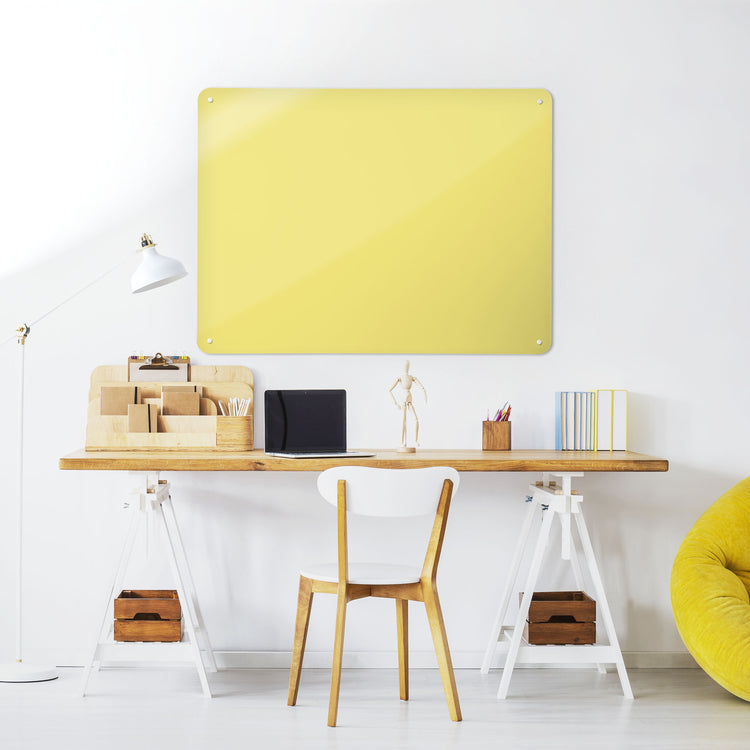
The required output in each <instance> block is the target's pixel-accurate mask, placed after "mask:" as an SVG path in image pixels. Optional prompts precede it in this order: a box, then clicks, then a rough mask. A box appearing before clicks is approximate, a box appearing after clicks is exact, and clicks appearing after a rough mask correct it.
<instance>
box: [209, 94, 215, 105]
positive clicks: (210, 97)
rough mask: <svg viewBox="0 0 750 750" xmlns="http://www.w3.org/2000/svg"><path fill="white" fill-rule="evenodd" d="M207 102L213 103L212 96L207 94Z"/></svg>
mask: <svg viewBox="0 0 750 750" xmlns="http://www.w3.org/2000/svg"><path fill="white" fill-rule="evenodd" d="M208 103H209V104H213V103H214V98H213V96H209V97H208Z"/></svg>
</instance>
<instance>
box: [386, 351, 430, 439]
mask: <svg viewBox="0 0 750 750" xmlns="http://www.w3.org/2000/svg"><path fill="white" fill-rule="evenodd" d="M413 383H416V385H418V386H419V387H420V388H421V389H422V393H424V402H425V404H426V403H427V391H426V390H425V387H424V386H423V385H422V383H420V382H419V380H418V379H417V378H416V377H414V375H410V374H409V360H408V359H407V360H406V361H405V362H404V371H403V373H402V374H401V375H400V376H399V377H398V378H396V382H395V383H394V384H393V385H392V386H391V388H390V390H389V391H388V392H389V393H390V394H391V398H392V399H393V403H394V404H396V408H397V409H401V447H399V448H398V451H399V452H400V453H414V452H415V451H416V448H414V447H408V446H407V445H406V412H407V411H410V412H411V413H412V415H413V417H414V423H415V429H414V443H415V444H416V445H419V417H418V416H417V412H416V411H415V409H414V403H413V402H412V397H411V386H412V384H413ZM397 385H400V386H401V390H402V391H403V401H402V402H400V403H399V401H398V400H397V399H396V397H395V396H394V395H393V389H394V388H395V387H396V386H397Z"/></svg>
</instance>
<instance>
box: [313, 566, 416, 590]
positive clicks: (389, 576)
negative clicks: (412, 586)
mask: <svg viewBox="0 0 750 750" xmlns="http://www.w3.org/2000/svg"><path fill="white" fill-rule="evenodd" d="M421 573H422V571H421V569H420V568H418V567H416V566H412V565H389V564H386V563H351V564H350V565H349V583H357V584H363V585H366V586H372V585H376V584H397V583H416V582H417V581H419V576H420V575H421ZM300 575H303V576H304V577H305V578H312V579H314V580H316V581H328V582H330V583H336V581H338V580H339V569H338V565H337V564H336V563H319V564H314V565H309V566H307V567H305V568H303V569H302V570H301V571H300Z"/></svg>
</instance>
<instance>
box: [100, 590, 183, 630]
mask: <svg viewBox="0 0 750 750" xmlns="http://www.w3.org/2000/svg"><path fill="white" fill-rule="evenodd" d="M181 637H182V610H181V608H180V600H179V598H178V597H177V592H176V591H172V590H161V589H156V590H154V589H149V590H139V591H129V590H126V591H121V592H120V595H119V596H118V597H117V598H116V599H115V640H116V641H151V642H156V641H158V642H174V641H179V640H180V639H181Z"/></svg>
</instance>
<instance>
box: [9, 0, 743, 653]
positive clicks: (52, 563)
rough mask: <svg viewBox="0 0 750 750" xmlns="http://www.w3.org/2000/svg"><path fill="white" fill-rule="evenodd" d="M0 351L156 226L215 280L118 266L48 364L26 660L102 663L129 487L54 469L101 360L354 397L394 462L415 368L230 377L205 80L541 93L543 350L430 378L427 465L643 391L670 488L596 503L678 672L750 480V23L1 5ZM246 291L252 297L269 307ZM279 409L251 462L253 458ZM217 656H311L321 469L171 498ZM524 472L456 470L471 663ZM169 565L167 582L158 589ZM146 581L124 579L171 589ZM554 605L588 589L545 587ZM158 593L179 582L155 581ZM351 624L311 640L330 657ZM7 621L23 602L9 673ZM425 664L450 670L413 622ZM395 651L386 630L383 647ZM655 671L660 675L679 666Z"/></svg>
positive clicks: (360, 10)
mask: <svg viewBox="0 0 750 750" xmlns="http://www.w3.org/2000/svg"><path fill="white" fill-rule="evenodd" d="M3 23H4V30H5V34H4V40H3V44H2V45H0V56H1V57H0V70H2V71H3V73H2V75H3V76H4V81H3V86H2V91H3V104H2V112H3V114H2V119H1V123H0V128H1V129H2V130H1V131H0V143H2V148H3V169H2V172H1V173H0V174H1V176H0V180H1V181H2V182H1V183H0V184H1V185H2V195H1V196H0V197H1V199H2V207H3V216H4V220H3V243H2V247H3V249H2V251H0V252H1V253H2V266H0V268H2V270H3V275H2V278H0V326H1V327H0V332H5V333H2V335H0V339H4V338H5V337H6V335H7V336H8V337H9V336H11V334H12V332H13V330H14V329H15V327H16V326H17V325H18V323H20V322H22V321H28V320H35V319H36V318H38V317H39V316H40V315H42V314H43V313H44V312H45V311H46V310H48V309H49V308H51V307H53V306H54V305H55V304H57V303H58V302H59V301H61V300H63V299H65V298H66V297H67V296H68V295H69V294H70V293H72V292H73V291H74V290H75V289H76V288H77V287H78V286H80V285H82V284H83V283H85V282H86V281H88V280H90V279H93V278H94V277H95V276H96V275H97V274H98V273H101V272H103V271H104V270H106V269H107V268H108V267H109V266H111V265H113V264H114V263H115V262H117V261H118V260H120V259H121V258H123V257H126V256H127V255H128V254H129V253H131V251H133V250H134V249H135V247H136V246H137V241H138V237H139V235H140V233H141V232H143V231H148V232H150V233H152V234H153V236H154V238H155V239H156V240H157V241H158V242H159V243H160V245H161V247H162V249H163V250H164V251H165V252H166V253H168V254H173V255H175V256H178V257H180V259H181V260H183V262H184V263H185V265H186V266H187V267H188V269H189V270H190V271H191V272H192V273H191V276H189V277H188V278H187V279H185V280H184V281H181V282H180V283H178V284H175V285H173V286H170V287H166V288H164V289H161V290H157V291H155V292H152V293H150V294H148V295H139V296H137V297H133V296H130V295H129V293H128V289H127V283H128V278H129V275H130V272H131V271H132V269H133V268H134V266H135V264H136V262H137V261H136V258H135V256H134V255H133V257H132V258H129V259H128V261H127V263H126V266H125V267H124V268H121V269H120V270H119V272H115V273H113V274H111V275H109V276H107V277H106V278H105V279H103V280H102V282H101V283H100V284H98V285H97V286H96V287H94V288H92V289H90V290H88V291H87V292H85V293H84V294H83V295H81V296H80V297H78V298H76V299H75V300H74V301H72V302H71V303H70V304H68V305H67V306H65V307H63V308H61V309H60V310H58V311H57V312H56V313H55V314H54V315H53V316H50V317H49V318H47V319H45V320H44V321H43V322H41V323H40V324H39V325H38V327H35V329H34V330H33V332H32V335H31V338H30V340H29V344H28V346H27V410H26V425H27V429H26V449H27V453H26V455H27V463H26V500H27V503H26V518H25V520H26V532H27V544H26V548H25V552H26V561H27V565H26V569H25V582H26V592H27V607H26V613H27V617H26V623H25V634H26V647H27V651H26V653H27V657H32V658H33V657H34V655H41V656H45V655H51V656H50V658H52V659H53V660H55V661H57V662H58V663H71V662H76V661H79V660H80V658H81V657H82V655H83V654H85V653H86V651H87V648H88V646H89V645H90V643H91V640H92V638H93V636H94V633H95V630H96V627H97V624H98V620H99V613H100V610H101V607H102V604H103V597H104V595H105V594H106V585H107V581H108V579H109V576H110V573H111V571H112V567H113V565H114V563H115V559H114V557H115V551H116V549H117V548H118V546H119V544H120V541H121V538H122V534H123V531H124V524H125V521H126V514H125V513H124V512H123V511H122V509H121V505H122V500H123V499H124V496H125V494H126V492H127V490H128V489H129V488H130V487H131V485H133V484H134V478H133V477H131V476H129V475H127V474H126V473H117V474H114V473H113V474H110V473H98V472H60V471H58V469H57V460H58V458H59V457H60V456H61V455H63V454H65V453H68V452H70V451H72V450H74V449H76V448H78V447H81V446H82V444H83V438H84V426H85V410H86V394H87V389H88V378H89V374H90V372H91V370H92V369H93V368H94V367H95V366H96V365H98V364H104V363H107V364H112V363H115V364H116V363H119V362H124V360H125V358H126V357H127V356H128V355H129V354H130V353H131V351H133V350H136V351H140V352H153V351H156V350H157V349H158V350H161V351H167V350H169V351H178V352H181V351H187V352H188V353H189V354H190V355H191V356H192V357H193V361H194V362H196V363H222V362H231V363H237V364H243V365H247V366H248V367H250V368H251V369H252V370H253V372H254V373H255V377H256V386H257V391H258V393H261V392H262V391H263V389H265V388H267V387H301V386H307V387H323V386H343V387H346V388H348V389H349V393H350V411H351V421H350V430H349V438H350V443H351V444H353V445H380V446H387V445H393V444H394V443H395V441H396V440H397V435H398V431H399V425H398V421H399V420H398V413H397V412H396V411H395V409H393V407H392V406H390V405H389V399H388V395H387V388H388V387H389V385H390V384H391V382H392V381H393V379H394V377H395V376H396V374H397V373H398V372H399V370H400V368H401V362H402V357H399V356H386V355H377V356H375V355H373V356H337V355H327V356H293V355H287V356H277V355H274V356H270V355H266V356H259V355H253V354H247V355H242V356H209V355H206V354H203V353H202V352H201V351H200V350H199V349H198V347H197V345H196V342H195V335H196V302H195V286H196V275H195V270H196V97H197V94H198V92H200V91H201V90H202V89H203V88H205V87H207V86H247V87H250V86H310V87H345V86H348V87H500V88H506V87H507V88H511V87H545V88H547V89H549V90H550V91H551V92H552V94H553V96H554V100H555V115H554V250H553V252H554V312H553V337H554V342H553V346H552V349H551V351H550V352H549V353H548V354H546V355H543V356H445V355H440V356H414V357H412V358H411V359H412V370H413V372H414V373H415V374H417V375H418V377H419V378H420V379H421V380H422V381H423V382H424V383H425V384H426V386H427V389H428V391H429V396H430V402H429V405H428V407H427V408H423V409H422V415H423V418H422V435H423V445H424V446H425V447H467V448H468V447H479V445H480V433H481V429H480V425H479V422H480V420H481V418H482V416H483V414H484V413H485V411H486V409H487V408H488V407H493V406H495V405H497V404H498V403H499V402H500V401H504V400H506V399H510V400H511V401H512V403H513V416H514V424H513V429H514V445H515V446H516V447H528V448H550V447H552V446H553V442H554V438H553V392H554V391H555V390H560V389H582V388H590V387H624V388H628V389H629V390H630V393H631V412H630V428H631V431H630V435H631V447H632V448H633V449H635V450H639V451H642V452H645V453H651V454H655V455H659V456H663V457H666V458H668V459H669V460H670V471H669V473H668V474H653V475H647V474H645V475H632V476H620V475H609V476H608V475H604V476H594V475H590V476H587V477H586V478H585V480H584V481H583V484H582V489H583V491H584V493H585V497H586V506H587V517H588V519H589V524H590V527H591V528H592V531H593V536H594V542H595V546H596V549H597V551H598V554H599V556H600V562H601V566H602V569H603V572H604V578H605V583H606V585H607V586H608V588H609V592H610V601H611V604H612V609H613V614H614V618H615V622H616V625H617V628H618V631H619V633H620V636H621V642H622V645H623V647H624V649H625V650H626V651H630V652H652V653H655V654H656V656H657V657H658V656H659V654H670V653H671V652H680V651H682V650H683V647H682V644H681V642H680V640H679V637H678V635H677V632H676V629H675V627H674V624H673V620H672V615H671V609H670V604H669V574H670V567H671V563H672V560H673V557H674V554H675V552H676V549H677V546H678V545H679V543H680V541H681V539H682V537H683V536H684V534H685V533H686V531H687V530H688V529H689V527H690V526H691V525H692V523H693V522H694V520H695V519H696V518H697V516H698V515H699V514H700V513H701V512H702V511H703V510H704V509H705V508H706V507H707V506H708V505H709V504H710V503H711V502H712V501H713V500H714V499H715V498H716V497H717V496H718V495H719V494H721V493H722V492H723V491H724V490H725V489H727V488H728V487H729V486H731V485H732V484H733V483H734V482H736V481H737V480H739V479H740V478H742V477H744V476H745V475H746V474H747V437H746V435H747V428H746V423H747V413H748V407H749V406H750V403H749V401H750V399H749V397H748V388H747V370H748V366H749V365H750V355H749V354H748V350H747V335H746V333H747V332H746V326H747V321H748V313H749V312H750V309H749V308H750V302H749V301H748V300H749V298H750V297H749V295H748V294H747V283H746V278H747V274H748V272H749V271H750V260H749V259H748V252H747V238H746V235H747V222H746V200H747V194H748V178H747V174H748V171H749V170H748V167H749V166H750V140H748V139H747V137H746V129H747V122H748V120H749V116H750V103H749V102H750V100H748V97H747V91H748V83H749V80H748V77H749V75H750V74H749V73H748V71H750V52H748V48H747V45H746V39H747V33H748V30H749V29H750V5H748V4H747V3H743V2H740V1H739V0H737V1H736V2H731V1H729V0H714V1H713V2H710V3H709V2H698V1H696V0H694V1H693V2H678V1H677V0H674V1H668V0H637V1H634V0H627V2H626V1H625V0H620V2H614V3H606V4H605V3H599V2H595V1H593V0H592V1H591V2H584V1H583V0H573V1H572V2H567V3H560V2H555V1H554V0H527V1H526V2H521V1H520V0H516V1H514V2H510V1H508V2H502V1H500V0H496V1H495V2H490V1H489V0H488V1H486V2H480V1H478V0H462V1H461V2H458V0H453V1H448V0H438V1H437V2H435V1H432V2H428V1H427V0H412V1H408V0H406V1H396V0H327V1H322V0H309V1H307V2H305V1H304V0H277V1H276V2H270V1H269V2H231V1H229V0H212V2H199V1H198V0H169V1H167V0H148V1H146V0H137V1H133V2H128V3H119V4H116V5H115V4H103V3H100V2H97V1H96V0H70V2H66V3H56V2H53V1H52V0H47V1H45V2H35V3H25V4H21V3H17V4H15V7H13V8H12V9H11V10H9V11H8V10H6V11H5V13H4V22H3ZM262 283H263V280H262V279H256V280H251V281H250V282H249V284H248V293H249V294H252V290H253V287H254V286H256V285H261V284H262ZM15 349H16V345H15V344H13V343H11V344H6V345H5V346H3V347H2V349H0V357H1V358H2V360H1V361H2V371H1V372H0V387H1V388H2V392H3V393H4V394H5V403H4V407H3V411H4V416H5V419H3V420H2V422H0V436H1V437H0V439H1V440H2V450H0V460H1V461H2V465H1V467H0V470H1V471H2V476H3V478H4V480H5V481H4V483H3V486H4V490H5V491H4V494H3V500H2V504H0V540H1V541H0V592H2V597H3V601H4V602H10V601H11V597H12V591H13V577H14V566H15V562H14V561H15V554H16V548H15V541H14V538H15V537H14V533H13V524H14V522H15V506H14V503H13V492H14V490H15V470H16V469H15V467H16V453H15V451H16V401H15V394H16V386H17V380H16V368H15V355H16V351H15ZM262 425H263V420H262V414H260V413H259V414H258V420H257V428H256V440H257V441H258V442H259V443H260V442H262ZM170 478H171V480H172V481H173V484H174V488H175V491H174V495H175V497H176V501H177V503H178V511H179V512H180V516H181V520H182V522H183V524H184V535H185V542H186V545H187V547H188V552H189V554H190V556H191V558H192V561H193V572H194V574H195V578H196V582H197V586H198V589H199V593H200V596H201V600H202V603H203V607H204V610H205V615H206V619H207V621H208V626H209V629H210V633H211V635H212V638H213V642H214V645H215V647H216V648H218V649H220V650H239V651H286V650H288V649H289V647H290V643H291V636H292V628H293V612H294V606H295V598H296V570H297V566H298V564H299V563H300V562H301V561H302V560H309V559H311V558H316V557H321V556H325V555H326V551H327V549H328V547H329V544H330V543H332V542H333V526H332V524H333V516H332V514H331V510H330V509H329V508H328V506H325V505H324V503H323V502H322V501H321V500H320V499H318V498H317V497H316V494H315V492H314V482H313V476H312V475H307V474H304V475H280V474H277V475H265V474H258V475H251V474H228V473H223V474H213V473H193V474H182V475H172V476H171V477H170ZM529 479H530V477H529V476H526V475H521V474H509V475H503V476H489V475H464V477H463V479H462V485H461V489H460V493H459V495H458V496H457V500H456V502H455V504H454V509H453V511H452V518H451V524H450V526H449V530H448V537H447V540H446V545H445V551H444V558H443V562H442V566H443V568H442V574H441V593H442V599H443V604H444V609H445V617H446V622H447V627H448V633H449V638H450V642H451V646H452V648H453V651H454V654H456V661H457V663H459V664H475V663H478V660H479V656H480V653H481V651H482V650H483V648H484V645H485V640H486V637H487V635H488V630H489V628H490V625H491V622H492V618H493V615H494V608H495V603H496V599H497V597H498V595H499V590H500V585H501V578H502V573H503V570H504V567H505V566H506V565H507V563H508V562H509V559H510V555H511V552H512V545H513V541H514V537H515V534H516V532H517V529H518V525H519V521H520V518H521V516H522V513H523V510H524V508H523V503H522V502H521V498H522V496H523V494H524V490H525V487H526V484H527V482H528V481H529ZM147 570H155V571H157V572H158V575H156V576H155V579H152V578H151V577H150V576H149V575H148V574H147V572H146V571H147ZM161 577H162V566H161V565H160V564H158V561H156V564H155V565H154V566H152V567H151V568H147V567H146V566H142V570H141V571H140V572H137V573H134V576H133V579H132V581H131V583H130V584H129V585H131V586H140V587H143V586H150V585H152V584H153V583H159V582H160V581H161ZM547 578H548V579H549V583H550V584H551V585H565V583H566V579H565V578H564V577H563V576H561V575H559V574H557V573H553V572H552V571H548V573H547ZM156 579H158V580H156ZM331 605H332V602H326V603H319V604H318V605H317V611H316V613H315V614H314V617H313V623H312V625H311V630H310V637H309V648H310V649H312V650H313V651H324V650H327V649H329V647H330V643H331V633H332V630H331V628H332V617H333V608H332V606H331ZM12 613H13V607H12V606H3V607H2V608H0V656H4V657H5V658H7V657H10V655H11V651H12V644H13V632H14V627H13V614H12ZM412 619H413V639H412V641H413V648H414V649H415V650H416V651H425V652H427V651H429V650H430V642H429V634H428V631H427V628H426V624H425V622H424V618H423V616H422V615H421V613H418V612H417V611H416V610H415V614H414V616H413V618H412ZM392 620H393V612H392V608H391V606H387V605H386V604H385V603H383V602H378V601H374V602H369V601H367V602H361V603H358V604H356V605H353V608H352V614H351V616H350V627H349V630H348V635H347V639H348V640H347V646H348V648H349V649H350V650H352V651H360V652H370V651H381V650H382V651H389V650H390V649H391V648H392V647H393V645H394V641H395V638H394V637H393V635H392V630H393V624H392ZM383 633H385V634H386V635H383ZM657 660H658V659H657Z"/></svg>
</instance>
